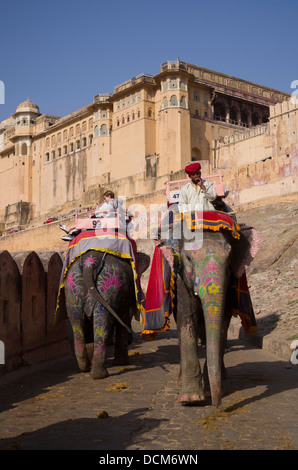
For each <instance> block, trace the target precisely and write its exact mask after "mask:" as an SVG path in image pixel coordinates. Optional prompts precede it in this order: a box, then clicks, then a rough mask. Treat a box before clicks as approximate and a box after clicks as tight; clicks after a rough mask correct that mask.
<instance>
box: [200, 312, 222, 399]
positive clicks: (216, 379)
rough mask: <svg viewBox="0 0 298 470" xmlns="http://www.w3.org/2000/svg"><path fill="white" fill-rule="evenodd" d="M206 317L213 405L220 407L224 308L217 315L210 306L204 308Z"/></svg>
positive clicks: (208, 367) (209, 376)
mask: <svg viewBox="0 0 298 470" xmlns="http://www.w3.org/2000/svg"><path fill="white" fill-rule="evenodd" d="M204 318H205V325H206V351H207V369H208V378H209V385H210V392H211V397H212V405H214V406H216V407H218V406H220V405H221V398H222V390H221V380H222V370H221V367H222V359H221V358H222V346H221V331H222V323H223V322H222V310H221V309H220V311H219V312H217V313H216V314H215V315H213V316H211V315H210V307H209V308H208V307H206V309H205V308H204Z"/></svg>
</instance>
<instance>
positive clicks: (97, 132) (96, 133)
mask: <svg viewBox="0 0 298 470" xmlns="http://www.w3.org/2000/svg"><path fill="white" fill-rule="evenodd" d="M98 135H99V130H98V126H95V127H94V137H98Z"/></svg>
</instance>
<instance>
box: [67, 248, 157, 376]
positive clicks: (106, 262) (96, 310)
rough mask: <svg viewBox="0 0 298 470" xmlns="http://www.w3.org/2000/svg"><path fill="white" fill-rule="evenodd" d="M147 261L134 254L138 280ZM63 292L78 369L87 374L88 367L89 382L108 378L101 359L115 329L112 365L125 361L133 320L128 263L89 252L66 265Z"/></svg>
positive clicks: (133, 299) (133, 294)
mask: <svg viewBox="0 0 298 470" xmlns="http://www.w3.org/2000/svg"><path fill="white" fill-rule="evenodd" d="M148 258H149V259H148ZM149 263H150V257H149V256H148V255H145V254H144V253H138V264H139V269H138V271H139V276H140V275H141V274H142V273H143V272H144V271H145V270H146V269H147V268H148V266H149ZM64 290H65V306H66V310H67V314H68V317H69V320H70V323H71V326H72V330H73V338H74V349H75V355H76V359H77V364H78V367H79V370H80V371H82V372H87V371H89V370H90V368H91V377H92V378H93V379H104V378H105V377H108V375H109V373H108V370H107V368H106V365H105V359H106V349H107V342H108V339H109V334H110V333H111V331H112V330H113V327H115V329H116V341H115V358H114V359H115V362H116V363H118V364H127V363H128V344H129V342H130V341H131V339H132V331H131V318H132V315H133V314H136V313H137V312H136V311H137V306H136V291H135V279H134V272H133V270H132V267H131V264H130V262H129V260H127V259H125V258H121V257H118V256H116V255H114V254H110V253H107V252H101V251H97V250H92V249H90V250H88V251H87V252H86V253H84V254H82V255H81V256H80V257H79V258H77V259H76V260H75V261H74V262H73V263H72V264H71V266H70V267H69V269H68V271H67V275H66V279H65V286H64ZM87 343H88V344H89V343H93V358H90V354H88V348H87V347H86V345H87Z"/></svg>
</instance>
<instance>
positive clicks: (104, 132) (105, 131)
mask: <svg viewBox="0 0 298 470" xmlns="http://www.w3.org/2000/svg"><path fill="white" fill-rule="evenodd" d="M99 134H100V135H108V128H107V125H106V124H103V125H102V126H101V128H100V133H99Z"/></svg>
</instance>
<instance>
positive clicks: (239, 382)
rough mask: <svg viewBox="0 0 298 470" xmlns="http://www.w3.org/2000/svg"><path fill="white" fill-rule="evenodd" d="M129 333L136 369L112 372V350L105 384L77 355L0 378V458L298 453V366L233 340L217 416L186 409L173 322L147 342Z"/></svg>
mask: <svg viewBox="0 0 298 470" xmlns="http://www.w3.org/2000/svg"><path fill="white" fill-rule="evenodd" d="M133 329H134V332H135V335H134V336H135V339H134V342H133V343H132V344H131V346H130V365H128V366H124V367H120V366H114V365H113V362H112V359H113V348H112V347H111V348H110V350H109V358H108V368H109V372H110V376H109V377H108V378H107V379H104V380H100V381H94V380H92V379H91V376H90V374H89V373H84V374H82V373H80V372H78V369H77V366H76V362H75V358H74V356H73V355H70V356H67V357H63V358H61V359H60V360H52V361H49V362H47V363H43V364H40V365H39V366H38V367H36V368H32V369H30V368H29V369H28V370H27V371H26V373H24V369H23V370H20V372H19V375H18V372H14V373H12V374H8V375H6V376H5V377H3V378H1V380H0V404H1V405H0V406H1V410H0V411H1V413H0V449H1V450H4V449H15V450H18V449H20V450H21V449H34V450H38V449H42V450H47V449H51V450H59V449H63V450H97V451H99V454H98V455H104V454H105V453H106V451H108V450H111V451H112V450H118V451H121V450H123V451H124V450H141V451H145V450H154V451H156V452H158V451H160V452H161V451H164V450H186V451H187V450H192V451H193V450H195V451H198V450H223V449H231V450H236V449H244V450H245V449H247V450H251V449H264V450H272V449H280V450H292V449H296V450H297V449H298V432H297V423H298V409H297V406H296V404H297V392H298V367H297V366H295V365H293V364H292V363H291V362H290V361H287V360H284V359H283V358H280V357H279V356H277V355H275V354H273V353H271V352H269V351H266V350H263V349H260V348H258V347H257V346H253V345H251V344H249V343H245V342H244V341H242V340H238V339H233V338H232V339H230V341H229V345H230V350H229V351H228V352H227V353H226V356H225V360H226V365H227V368H228V374H229V377H228V378H227V379H226V380H225V384H224V386H225V396H224V398H223V403H222V405H221V406H220V408H218V409H215V408H214V407H212V406H211V405H210V403H209V402H208V401H206V403H205V404H204V406H196V407H184V406H181V405H180V404H179V403H178V401H177V399H178V394H179V387H178V385H177V377H178V372H179V348H178V340H177V331H176V326H175V323H172V324H171V328H170V330H169V331H168V332H166V333H162V334H160V335H159V336H158V337H157V339H156V340H155V341H151V342H147V341H144V340H143V339H141V338H140V336H139V332H140V326H139V324H138V322H135V321H134V322H133ZM202 353H204V351H203V350H202Z"/></svg>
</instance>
